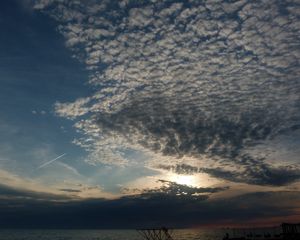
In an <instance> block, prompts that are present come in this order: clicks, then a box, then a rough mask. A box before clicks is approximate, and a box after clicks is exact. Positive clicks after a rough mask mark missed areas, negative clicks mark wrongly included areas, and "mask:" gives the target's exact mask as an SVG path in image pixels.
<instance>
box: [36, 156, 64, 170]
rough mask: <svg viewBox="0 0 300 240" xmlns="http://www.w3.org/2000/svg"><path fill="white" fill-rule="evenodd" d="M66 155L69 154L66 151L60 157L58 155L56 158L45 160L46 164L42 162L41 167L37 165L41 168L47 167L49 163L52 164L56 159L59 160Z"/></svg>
mask: <svg viewBox="0 0 300 240" xmlns="http://www.w3.org/2000/svg"><path fill="white" fill-rule="evenodd" d="M65 155H67V154H66V153H64V154H62V155H60V156H58V157H56V158H54V159H52V160H50V161H48V162H45V163H44V164H42V165H40V166H39V167H37V169H40V168H43V167H46V166H48V165H49V164H51V163H53V162H55V161H56V160H58V159H60V158H62V157H63V156H65Z"/></svg>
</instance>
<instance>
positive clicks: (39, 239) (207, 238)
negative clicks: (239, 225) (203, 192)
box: [0, 229, 279, 240]
mask: <svg viewBox="0 0 300 240" xmlns="http://www.w3.org/2000/svg"><path fill="white" fill-rule="evenodd" d="M170 231H171V235H172V237H173V239H174V240H222V239H223V237H224V235H225V233H226V232H229V234H230V236H238V235H240V234H242V231H244V230H240V232H238V231H235V230H228V229H227V230H226V229H214V230H208V229H205V230H203V229H175V230H170ZM248 231H251V230H248ZM272 231H273V232H274V231H275V232H276V231H277V230H276V229H275V230H274V229H273V230H272ZM278 231H279V230H278ZM255 232H256V233H259V234H264V233H266V232H269V229H260V230H255ZM0 240H143V237H142V236H141V235H140V234H139V233H138V232H137V231H135V230H23V229H22V230H12V229H6V230H5V229H4V230H0Z"/></svg>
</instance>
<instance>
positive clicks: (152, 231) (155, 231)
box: [137, 227, 174, 240]
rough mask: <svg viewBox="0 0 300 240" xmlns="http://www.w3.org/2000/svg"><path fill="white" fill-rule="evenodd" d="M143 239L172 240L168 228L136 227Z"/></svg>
mask: <svg viewBox="0 0 300 240" xmlns="http://www.w3.org/2000/svg"><path fill="white" fill-rule="evenodd" d="M137 231H138V233H139V234H140V235H142V237H143V238H144V240H174V239H173V238H172V236H171V234H170V232H169V229H167V228H165V227H162V228H146V229H137Z"/></svg>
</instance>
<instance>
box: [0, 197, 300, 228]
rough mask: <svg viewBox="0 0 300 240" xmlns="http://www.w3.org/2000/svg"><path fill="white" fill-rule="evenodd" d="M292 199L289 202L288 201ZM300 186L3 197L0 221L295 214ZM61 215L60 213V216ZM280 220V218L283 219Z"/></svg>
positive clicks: (178, 222) (109, 223)
mask: <svg viewBox="0 0 300 240" xmlns="http://www.w3.org/2000/svg"><path fill="white" fill-rule="evenodd" d="M287 201H288V206H287V205H286V204H285V203H286V202H287ZM297 201H300V195H299V193H298V192H277V193H274V192H265V193H253V194H246V195H242V196H239V197H234V198H228V199H222V200H213V201H206V200H204V199H202V200H201V199H199V198H194V197H192V196H190V197H185V198H182V197H180V196H178V197H176V196H174V195H171V196H169V195H168V194H165V195H161V194H157V193H153V194H150V193H148V194H147V197H145V195H143V194H141V195H135V196H130V197H122V198H120V199H115V200H106V199H94V200H83V201H72V202H55V203H54V202H49V201H45V200H44V201H40V200H34V199H25V200H24V199H22V200H20V199H18V198H16V199H10V200H7V199H5V200H2V199H0V213H1V214H0V223H1V224H0V227H1V228H7V227H15V228H39V227H42V228H97V229H99V228H139V227H159V226H162V225H167V226H168V227H191V226H199V225H201V224H203V225H214V224H216V225H218V224H223V225H226V224H230V223H231V222H235V223H236V222H239V223H240V224H243V223H246V222H248V221H252V222H253V221H254V222H255V221H256V220H257V219H259V220H260V221H261V220H264V219H270V218H272V217H277V218H278V219H279V220H277V221H284V219H285V218H287V217H289V216H293V215H295V214H296V212H295V211H296V210H295V209H294V206H295V205H296V204H297ZM58 216H59V217H58ZM278 223H280V222H278Z"/></svg>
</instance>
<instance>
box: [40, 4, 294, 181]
mask: <svg viewBox="0 0 300 240" xmlns="http://www.w3.org/2000/svg"><path fill="white" fill-rule="evenodd" d="M35 8H36V9H38V10H41V11H43V12H45V13H46V14H48V15H49V16H51V17H53V18H54V19H55V20H56V21H57V22H58V29H59V31H60V32H61V34H62V35H64V37H65V40H66V46H67V47H68V48H70V49H71V50H72V51H73V54H74V57H76V58H78V59H79V60H80V61H81V62H83V63H84V64H86V67H87V69H89V71H90V84H91V85H94V86H95V88H96V89H97V90H96V91H95V93H94V94H93V95H92V96H86V97H84V96H83V97H82V98H80V99H77V100H75V101H74V102H72V103H59V102H57V103H56V104H55V110H56V113H57V114H58V115H60V116H62V117H66V118H70V119H73V120H74V121H75V127H76V128H77V129H78V130H80V131H81V132H82V133H83V136H84V137H82V138H80V139H75V140H74V142H75V143H76V144H78V145H79V146H82V147H84V148H86V150H87V151H88V152H89V159H88V161H89V162H90V163H92V164H96V163H97V162H102V163H107V164H116V165H119V164H122V165H124V164H125V165H126V164H127V165H130V159H128V158H127V157H126V154H125V153H126V151H128V150H135V151H141V152H143V153H146V154H149V155H150V156H152V158H155V159H159V158H160V157H162V159H164V158H163V157H164V156H167V157H168V158H169V159H171V160H172V159H173V160H174V165H173V168H174V167H175V168H176V164H175V162H176V163H178V162H179V163H180V161H181V163H180V164H184V163H185V162H184V159H186V158H192V159H194V160H196V161H195V162H196V164H194V166H191V168H190V169H189V171H192V172H193V171H194V170H193V167H194V168H195V167H196V168H197V169H198V168H199V165H200V164H199V165H197V159H199V161H200V159H203V158H205V159H208V160H207V164H208V163H209V164H208V165H207V166H201V169H200V171H203V172H206V173H209V174H210V175H212V176H214V177H218V178H223V179H226V180H231V181H240V182H247V183H252V184H262V185H284V184H288V183H291V182H294V181H297V180H298V179H299V178H300V170H299V167H298V165H296V166H290V165H288V164H285V163H284V159H283V161H282V163H280V164H281V165H280V166H277V165H272V164H270V163H267V162H266V159H265V157H264V156H261V157H260V158H257V157H255V156H252V155H251V154H250V153H249V152H247V149H249V148H251V147H253V146H256V145H259V144H261V143H262V142H263V141H265V140H270V139H273V138H276V137H277V136H279V135H280V134H290V135H293V134H299V127H300V124H299V122H300V121H299V120H300V101H299V100H300V94H299V93H300V81H299V76H300V74H299V69H300V68H299V59H300V51H299V50H300V48H299V42H300V39H299V38H300V20H299V17H300V5H299V3H297V1H296V0H285V1H268V0H263V1H256V2H253V1H251V2H249V1H243V0H241V1H221V0H220V1H193V0H190V1H188V0H186V1H167V0H166V1H159V0H152V1H129V0H128V1H113V0H110V1H108V0H107V1H106V0H103V1H94V0H86V1H64V0H60V1H58V0H47V1H46V0H39V1H36V4H35ZM158 167H159V166H158ZM162 168H164V169H165V168H166V167H164V166H162ZM171 168H172V164H171ZM197 171H198V170H197ZM279 176H280V177H279Z"/></svg>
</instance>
